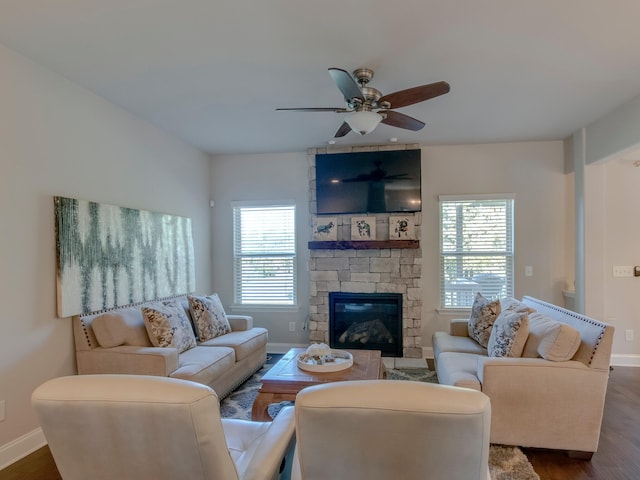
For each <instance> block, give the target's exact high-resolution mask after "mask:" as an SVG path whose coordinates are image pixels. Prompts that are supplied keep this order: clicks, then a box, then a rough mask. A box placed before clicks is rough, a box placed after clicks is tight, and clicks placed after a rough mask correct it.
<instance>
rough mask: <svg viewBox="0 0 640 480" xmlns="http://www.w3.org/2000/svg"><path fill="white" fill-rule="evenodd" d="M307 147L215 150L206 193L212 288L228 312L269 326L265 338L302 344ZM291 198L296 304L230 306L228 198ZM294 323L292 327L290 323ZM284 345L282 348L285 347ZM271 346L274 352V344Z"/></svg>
mask: <svg viewBox="0 0 640 480" xmlns="http://www.w3.org/2000/svg"><path fill="white" fill-rule="evenodd" d="M308 169H309V167H308V163H307V154H306V152H298V153H281V154H261V155H220V156H214V157H213V167H212V170H211V198H212V199H213V200H214V201H215V207H214V209H213V224H212V227H211V239H212V242H213V257H212V262H213V289H214V291H216V292H218V294H219V295H220V298H221V300H222V302H223V305H224V306H225V309H227V310H228V311H229V312H230V313H238V314H247V315H252V316H253V317H254V323H255V325H256V326H261V327H265V328H268V329H269V343H270V345H271V348H273V345H274V344H306V343H308V340H309V334H308V332H307V331H303V330H302V328H303V325H304V323H305V320H306V317H307V315H308V313H309V249H308V247H307V242H309V240H311V225H310V222H311V220H310V214H309V179H308ZM288 199H291V200H294V201H295V204H296V230H297V249H298V280H299V281H298V309H297V310H295V311H291V310H288V311H287V310H284V311H283V310H278V309H275V310H274V309H268V310H265V309H262V310H260V309H249V308H245V309H241V310H240V309H232V308H231V304H232V303H233V232H232V225H233V215H232V207H231V202H233V201H249V200H252V201H261V200H288ZM290 322H295V323H296V327H295V332H290V331H289V323H290ZM285 348H286V347H285ZM272 351H274V352H275V351H276V350H275V349H274V350H272Z"/></svg>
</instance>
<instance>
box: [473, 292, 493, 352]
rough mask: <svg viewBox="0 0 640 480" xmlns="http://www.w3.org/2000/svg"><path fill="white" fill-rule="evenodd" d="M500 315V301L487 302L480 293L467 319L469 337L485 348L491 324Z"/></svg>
mask: <svg viewBox="0 0 640 480" xmlns="http://www.w3.org/2000/svg"><path fill="white" fill-rule="evenodd" d="M499 314H500V300H487V299H486V298H485V297H483V296H482V294H481V293H479V292H478V293H477V294H476V298H475V300H474V301H473V306H472V307H471V316H470V317H469V327H468V329H469V336H470V337H471V338H473V339H474V340H475V341H476V342H478V343H479V344H480V345H482V346H483V347H484V348H487V345H488V344H489V335H491V327H492V326H493V322H495V321H496V318H497V317H498V315H499Z"/></svg>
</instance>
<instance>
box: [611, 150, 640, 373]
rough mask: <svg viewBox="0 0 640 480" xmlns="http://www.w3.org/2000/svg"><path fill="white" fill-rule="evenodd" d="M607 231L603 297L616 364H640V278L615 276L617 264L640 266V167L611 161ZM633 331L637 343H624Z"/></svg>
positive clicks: (634, 341)
mask: <svg viewBox="0 0 640 480" xmlns="http://www.w3.org/2000/svg"><path fill="white" fill-rule="evenodd" d="M603 169H604V171H605V175H604V177H605V178H604V184H605V191H606V195H605V199H606V205H605V207H604V209H605V218H606V222H605V229H604V230H605V231H606V244H605V247H604V250H605V256H604V272H605V275H604V278H605V283H604V285H605V286H604V298H605V299H606V304H605V307H604V308H605V319H606V320H607V321H608V322H610V323H612V324H613V325H614V326H615V328H616V330H615V335H614V340H613V351H614V352H615V354H616V355H615V356H616V363H618V364H620V363H630V364H636V365H638V363H640V362H638V357H639V356H640V337H639V336H640V321H639V320H640V303H639V302H638V301H637V297H636V295H638V291H639V287H640V277H613V275H612V269H613V266H614V265H623V266H635V265H640V222H638V205H640V167H635V166H633V165H632V164H631V163H629V162H626V163H623V162H619V161H611V162H608V163H607V164H606V165H605V166H604V167H603ZM627 329H631V330H634V340H633V341H627V340H625V330H627Z"/></svg>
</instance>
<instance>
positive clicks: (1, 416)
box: [0, 400, 5, 422]
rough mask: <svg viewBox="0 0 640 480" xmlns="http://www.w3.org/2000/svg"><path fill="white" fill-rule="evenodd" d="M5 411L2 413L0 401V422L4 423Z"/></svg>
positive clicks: (2, 405)
mask: <svg viewBox="0 0 640 480" xmlns="http://www.w3.org/2000/svg"><path fill="white" fill-rule="evenodd" d="M4 418H5V411H4V400H0V422H4Z"/></svg>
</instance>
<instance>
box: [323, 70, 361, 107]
mask: <svg viewBox="0 0 640 480" xmlns="http://www.w3.org/2000/svg"><path fill="white" fill-rule="evenodd" d="M329 74H330V75H331V78H333V81H334V82H336V85H337V86H338V88H339V89H340V91H341V92H342V95H344V99H345V101H346V102H350V101H351V100H353V99H354V98H359V99H361V100H362V101H363V102H364V96H363V95H362V91H361V90H360V87H359V86H358V84H357V83H356V81H355V80H354V79H353V77H352V76H351V74H350V73H349V72H347V71H346V70H342V69H341V68H330V69H329Z"/></svg>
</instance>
